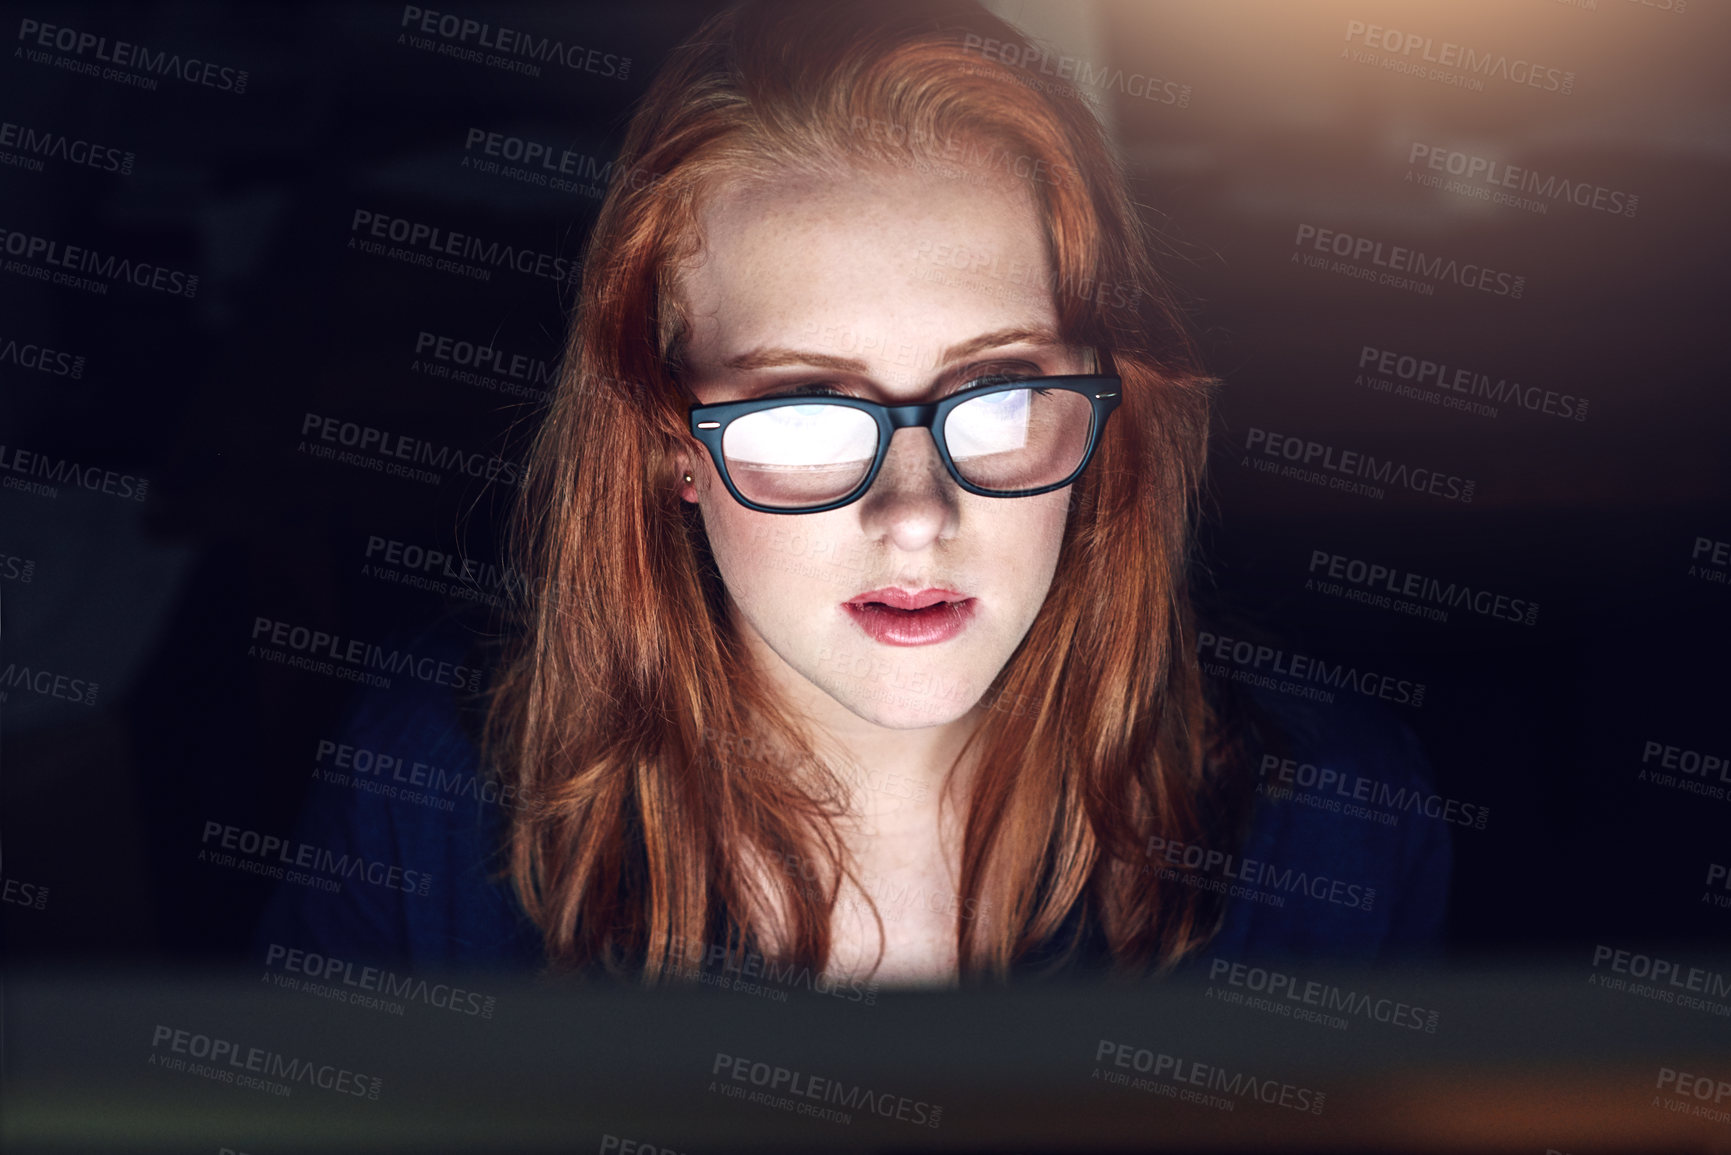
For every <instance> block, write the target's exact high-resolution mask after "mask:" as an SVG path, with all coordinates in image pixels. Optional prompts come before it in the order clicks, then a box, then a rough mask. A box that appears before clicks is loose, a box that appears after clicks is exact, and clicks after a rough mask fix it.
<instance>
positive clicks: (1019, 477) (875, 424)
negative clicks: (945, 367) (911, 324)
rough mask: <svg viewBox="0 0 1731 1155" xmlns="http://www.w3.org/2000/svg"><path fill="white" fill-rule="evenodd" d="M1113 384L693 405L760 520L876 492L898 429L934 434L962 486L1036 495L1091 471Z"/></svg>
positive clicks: (697, 430) (713, 450)
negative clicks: (932, 397)
mask: <svg viewBox="0 0 1731 1155" xmlns="http://www.w3.org/2000/svg"><path fill="white" fill-rule="evenodd" d="M1120 387H1121V383H1120V381H1119V378H1117V377H1102V376H1065V377H1032V378H1023V379H1019V380H1011V381H997V382H993V383H991V384H987V385H977V386H974V387H973V388H970V389H963V390H960V391H959V392H956V393H952V394H950V395H949V396H948V397H945V398H944V399H943V400H941V401H933V402H930V403H927V404H923V405H881V404H879V403H877V402H875V401H863V400H860V399H859V398H856V397H828V396H801V395H797V394H796V395H792V396H781V397H761V398H757V399H755V400H752V401H724V402H721V403H719V404H716V405H693V406H692V407H691V435H692V436H693V437H695V438H697V439H698V440H699V441H701V442H703V444H704V445H705V446H706V447H707V448H708V450H709V455H710V457H711V458H713V459H714V461H715V468H716V470H717V471H718V472H720V474H721V480H722V483H723V484H725V485H726V486H727V491H728V492H729V493H731V494H732V495H733V497H734V500H736V501H738V502H739V503H740V504H741V505H743V506H745V507H746V508H747V509H754V510H757V511H758V512H760V513H822V512H824V511H825V510H831V509H839V508H841V507H842V506H844V505H847V504H849V503H850V502H854V501H857V500H859V498H860V497H861V496H863V495H864V494H865V492H866V490H868V489H870V488H871V484H872V481H873V480H874V479H875V478H876V477H877V475H878V470H879V469H880V468H882V467H883V463H884V457H885V456H886V455H888V453H889V445H890V438H891V437H892V436H893V435H894V434H895V431H896V430H898V429H909V428H919V429H925V430H928V431H930V433H931V435H932V441H933V442H935V443H936V445H937V448H938V456H939V457H940V458H941V459H942V460H943V463H944V468H945V469H947V470H949V473H950V476H951V477H953V478H954V479H955V481H956V484H957V485H959V486H961V487H962V488H963V489H965V490H967V491H968V492H969V493H976V494H979V495H980V496H981V497H1032V496H1034V495H1035V494H1038V493H1047V492H1050V491H1051V490H1054V489H1062V488H1063V487H1064V486H1066V485H1069V484H1070V483H1071V482H1072V481H1075V480H1076V478H1077V477H1078V476H1079V475H1080V474H1081V472H1082V470H1083V469H1084V468H1086V467H1087V465H1088V462H1089V460H1090V459H1092V458H1093V456H1094V448H1095V446H1097V445H1098V444H1099V443H1100V432H1101V430H1103V429H1104V428H1105V427H1106V418H1108V417H1110V416H1111V415H1112V411H1113V410H1114V409H1116V408H1117V407H1118V401H1119V395H1118V394H1119V389H1120Z"/></svg>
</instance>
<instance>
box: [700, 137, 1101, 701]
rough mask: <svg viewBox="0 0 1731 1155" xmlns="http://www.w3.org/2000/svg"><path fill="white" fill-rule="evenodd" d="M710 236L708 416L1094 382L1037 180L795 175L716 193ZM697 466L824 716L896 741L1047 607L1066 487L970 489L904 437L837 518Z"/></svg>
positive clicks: (742, 590)
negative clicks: (820, 395) (734, 492)
mask: <svg viewBox="0 0 1731 1155" xmlns="http://www.w3.org/2000/svg"><path fill="white" fill-rule="evenodd" d="M700 225H701V229H702V236H703V242H704V243H703V252H702V255H701V256H700V257H699V258H697V260H696V261H694V262H693V263H692V264H691V265H689V266H688V267H686V268H685V269H684V270H683V272H682V277H681V288H682V292H683V300H684V304H685V307H686V311H687V317H688V320H689V328H688V332H687V344H686V346H685V350H684V370H683V371H684V373H685V375H686V380H687V382H688V384H689V386H690V388H691V390H692V392H693V393H694V394H695V395H696V396H697V398H698V399H699V400H700V401H702V402H703V403H705V404H710V403H714V402H718V401H734V400H744V399H748V398H753V397H760V396H765V395H768V394H774V393H782V392H786V391H791V390H796V389H800V388H801V387H805V388H806V389H810V390H814V391H818V392H824V393H839V394H843V395H847V396H852V397H860V398H865V399H868V400H873V401H879V402H883V403H886V404H906V403H911V402H918V401H928V400H936V399H937V398H939V397H941V396H943V395H944V394H947V393H950V392H953V391H955V390H957V389H960V388H963V387H965V386H966V385H968V384H969V383H970V382H972V381H974V380H976V379H978V378H980V377H982V376H987V375H996V374H1005V373H1008V374H1010V375H1012V376H1038V375H1047V376H1049V375H1056V374H1067V373H1082V372H1086V371H1087V366H1086V364H1085V363H1084V360H1083V354H1082V353H1081V351H1079V350H1076V349H1073V348H1069V347H1065V346H1062V345H1060V344H1059V343H1058V340H1057V336H1056V332H1057V327H1058V326H1057V314H1056V311H1055V309H1054V307H1053V304H1052V299H1051V294H1050V292H1049V291H1045V290H1044V289H1042V288H1037V286H1046V285H1049V284H1050V280H1049V279H1048V274H1049V260H1048V257H1047V254H1046V245H1045V241H1044V238H1043V236H1042V232H1041V228H1040V224H1039V220H1038V217H1037V216H1036V214H1035V209H1034V206H1033V202H1032V199H1031V197H1030V195H1029V193H1028V192H1027V190H1026V189H1025V188H1024V187H1023V186H1022V185H1021V184H1020V182H1016V181H1014V180H1008V179H1004V180H997V179H994V180H987V181H970V180H958V179H951V178H948V177H945V176H941V175H936V174H933V175H921V174H916V173H914V172H911V171H899V172H893V173H861V174H859V175H858V176H856V177H854V178H851V179H848V180H842V181H819V180H817V179H814V178H798V179H796V178H791V177H790V178H788V179H786V180H782V181H778V182H775V183H773V184H769V185H762V184H755V185H751V186H749V187H747V186H741V185H735V186H728V187H724V188H722V189H720V190H718V191H717V192H716V193H714V194H713V195H712V196H710V197H709V198H708V199H707V201H706V203H705V205H704V208H703V210H702V214H701V218H700ZM684 467H685V468H686V469H687V470H688V471H689V472H690V474H691V475H692V477H693V478H694V479H695V480H694V484H692V485H687V486H684V487H683V489H682V496H683V497H684V498H685V500H687V501H695V502H697V503H698V504H699V506H700V507H701V509H702V514H703V524H704V527H705V529H706V531H707V533H708V535H709V543H710V546H711V548H712V550H713V552H714V555H715V560H716V563H717V565H718V566H719V567H720V571H721V577H722V580H723V582H724V583H725V584H726V587H727V592H728V595H729V598H730V600H731V612H732V614H733V616H734V621H735V624H736V626H737V627H738V628H739V631H740V634H741V636H742V637H743V639H744V640H745V643H746V645H747V647H748V648H749V650H750V652H751V653H752V655H753V658H754V660H756V661H757V662H758V663H759V664H760V665H761V666H762V667H763V668H764V669H766V671H767V672H768V673H769V674H770V676H771V678H772V680H773V681H774V682H775V684H776V685H777V686H778V687H779V688H780V690H781V691H782V693H783V694H784V695H785V696H786V697H787V698H788V699H789V701H790V703H791V704H793V705H795V706H796V707H803V708H804V709H805V710H806V711H807V713H810V714H815V715H816V716H819V717H822V716H824V715H825V714H829V715H831V716H832V717H833V716H836V715H835V707H836V706H837V705H839V706H840V707H842V708H843V709H845V710H846V711H848V712H850V713H851V714H852V715H854V716H856V717H857V718H859V719H863V720H864V721H867V722H871V723H875V724H877V725H879V726H884V727H890V728H894V729H910V728H914V727H924V726H936V725H942V724H944V723H946V722H951V721H954V720H956V719H957V718H960V717H962V716H963V715H964V714H966V713H967V712H968V711H969V710H971V709H972V708H973V707H974V706H975V704H976V703H977V702H978V701H979V700H980V698H981V696H982V695H983V694H984V693H985V691H986V689H987V687H988V686H989V685H990V684H991V682H992V679H993V678H994V677H996V676H997V674H998V671H999V670H1000V669H1002V667H1003V665H1004V663H1005V662H1006V661H1008V659H1009V657H1010V655H1011V653H1012V652H1014V650H1015V649H1016V647H1017V645H1018V644H1019V643H1020V642H1021V640H1022V638H1023V636H1024V635H1025V634H1026V633H1027V631H1028V628H1029V626H1030V625H1031V624H1032V622H1033V620H1034V616H1035V614H1036V613H1038V612H1039V609H1040V606H1041V604H1042V603H1043V602H1044V601H1045V598H1046V593H1047V591H1048V590H1049V589H1050V587H1051V584H1052V576H1053V573H1054V570H1055V569H1056V566H1057V560H1058V549H1059V544H1060V542H1061V540H1062V536H1063V531H1064V522H1065V516H1066V513H1067V511H1068V507H1069V494H1070V491H1069V490H1068V489H1062V490H1058V491H1056V492H1053V493H1046V494H1041V495H1039V496H1035V497H1018V498H993V497H979V496H976V495H974V494H971V493H968V492H966V491H964V490H962V489H961V488H960V487H958V486H957V485H956V484H955V482H954V480H953V479H952V478H951V477H950V475H949V474H948V473H947V472H946V471H945V469H944V466H943V463H942V461H941V460H940V459H939V457H938V453H937V449H936V446H935V445H934V444H933V442H932V438H931V435H930V434H929V433H927V432H926V431H925V430H923V429H902V430H898V431H897V432H896V434H895V436H894V438H893V439H892V441H891V442H890V447H889V452H888V456H887V457H886V458H885V460H884V464H883V468H882V470H881V471H880V472H879V474H878V476H877V479H876V480H875V481H874V482H873V483H872V486H871V488H870V489H869V490H867V491H866V493H865V495H864V496H863V497H861V498H860V499H859V500H857V501H855V502H854V503H853V504H851V505H847V506H844V507H843V508H841V509H835V510H830V511H829V512H826V513H805V514H774V513H757V512H754V511H752V510H749V509H746V508H745V507H744V506H742V505H740V504H739V503H738V502H736V501H735V500H734V499H733V497H732V496H731V495H730V494H729V493H728V492H727V489H726V487H725V486H724V485H723V484H722V483H721V479H720V477H719V475H718V474H717V472H716V469H715V465H714V463H713V462H712V461H711V460H710V457H709V455H708V453H707V452H706V451H704V450H703V449H702V448H701V447H699V446H697V445H696V443H695V442H693V443H692V450H691V452H690V454H689V456H688V457H687V458H686V459H685V461H684ZM896 603H900V605H899V606H898V605H897V604H896ZM920 606H928V608H923V609H922V608H918V607H920Z"/></svg>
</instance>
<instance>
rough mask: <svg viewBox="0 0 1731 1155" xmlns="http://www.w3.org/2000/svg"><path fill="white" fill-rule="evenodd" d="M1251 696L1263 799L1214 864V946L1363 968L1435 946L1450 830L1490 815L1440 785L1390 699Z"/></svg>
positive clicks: (1221, 953)
mask: <svg viewBox="0 0 1731 1155" xmlns="http://www.w3.org/2000/svg"><path fill="white" fill-rule="evenodd" d="M1250 693H1251V697H1252V701H1253V705H1254V707H1255V709H1256V710H1257V711H1258V712H1259V713H1260V714H1261V716H1262V718H1263V720H1264V722H1265V724H1264V725H1262V726H1259V727H1258V731H1259V733H1258V735H1257V739H1256V740H1255V741H1254V742H1252V743H1251V744H1250V750H1249V756H1250V763H1251V765H1250V773H1251V775H1252V777H1253V780H1254V789H1255V801H1254V805H1253V808H1252V812H1251V820H1250V827H1249V832H1248V835H1247V836H1246V837H1245V839H1244V841H1243V842H1242V843H1241V845H1240V846H1239V848H1238V850H1237V852H1236V853H1235V854H1234V855H1229V856H1227V857H1228V858H1229V859H1230V861H1229V862H1227V863H1224V864H1222V866H1221V868H1220V874H1221V875H1222V878H1221V881H1223V882H1224V883H1225V884H1226V886H1227V893H1228V895H1229V900H1228V903H1227V909H1226V914H1225V921H1224V924H1223V926H1222V928H1221V930H1220V932H1219V934H1218V935H1217V936H1216V937H1215V939H1214V941H1213V942H1212V944H1211V946H1210V949H1209V950H1208V951H1207V952H1206V953H1207V954H1208V955H1209V956H1210V957H1213V958H1228V959H1231V960H1233V961H1248V960H1251V959H1259V960H1266V961H1276V960H1293V959H1304V958H1314V959H1327V960H1336V961H1349V960H1350V961H1357V962H1368V961H1372V960H1381V959H1388V958H1394V957H1400V956H1410V955H1414V954H1425V953H1429V952H1433V951H1435V950H1436V949H1437V947H1438V946H1439V944H1440V940H1441V935H1442V929H1443V921H1444V916H1445V914H1446V909H1447V903H1448V887H1449V874H1450V871H1451V868H1452V862H1453V853H1452V846H1451V827H1453V826H1471V825H1474V824H1475V823H1479V822H1482V821H1483V814H1482V813H1481V812H1480V811H1479V810H1478V808H1476V807H1473V806H1470V805H1462V804H1460V803H1458V802H1456V801H1454V800H1452V799H1448V798H1445V797H1443V796H1441V795H1439V794H1438V793H1437V791H1436V788H1435V785H1434V783H1433V781H1432V778H1431V774H1430V769H1429V766H1428V762H1427V759H1426V758H1425V756H1424V752H1423V749H1422V748H1421V746H1420V744H1419V742H1418V739H1417V737H1416V736H1415V735H1414V734H1413V732H1412V730H1411V729H1410V728H1409V727H1407V726H1406V725H1405V724H1404V723H1403V722H1402V721H1401V720H1400V719H1399V718H1397V717H1395V716H1394V715H1392V714H1391V713H1390V712H1389V711H1388V710H1387V709H1386V708H1385V707H1382V706H1379V705H1377V704H1374V703H1369V702H1358V701H1353V700H1344V699H1343V700H1339V701H1336V702H1334V703H1328V704H1323V703H1317V702H1312V701H1308V700H1305V699H1300V698H1295V697H1292V696H1290V695H1286V694H1281V693H1278V692H1275V691H1268V690H1253V691H1251V692H1250Z"/></svg>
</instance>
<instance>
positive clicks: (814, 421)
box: [721, 405, 878, 509]
mask: <svg viewBox="0 0 1731 1155" xmlns="http://www.w3.org/2000/svg"><path fill="white" fill-rule="evenodd" d="M877 452H878V425H877V422H876V421H874V420H873V419H872V418H871V416H870V415H869V414H867V413H864V412H862V411H861V410H858V409H850V408H848V407H847V406H845V405H778V406H776V407H774V408H773V409H759V410H758V411H757V412H755V413H747V414H746V415H745V416H744V417H738V418H735V419H734V420H733V421H731V422H729V423H728V426H727V429H726V430H725V431H724V432H723V433H722V436H721V455H722V457H723V458H724V459H725V460H726V462H727V475H728V476H729V477H731V478H732V479H733V484H734V487H735V488H736V489H738V490H739V492H740V493H741V494H742V495H744V497H745V499H746V500H747V501H751V502H755V503H756V504H758V505H765V506H769V507H771V508H774V509H805V508H808V507H810V506H815V505H825V504H828V503H829V502H832V501H836V500H839V499H840V498H843V497H846V496H847V495H848V494H849V493H852V492H853V491H854V489H855V488H857V487H858V485H859V483H860V482H861V481H864V480H865V476H866V474H867V473H869V472H870V471H871V467H872V461H873V459H875V458H876V457H877Z"/></svg>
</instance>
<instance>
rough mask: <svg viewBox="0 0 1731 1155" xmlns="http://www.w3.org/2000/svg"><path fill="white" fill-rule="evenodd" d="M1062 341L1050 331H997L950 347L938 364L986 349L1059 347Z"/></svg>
mask: <svg viewBox="0 0 1731 1155" xmlns="http://www.w3.org/2000/svg"><path fill="white" fill-rule="evenodd" d="M1062 344H1063V342H1062V341H1060V340H1059V339H1058V335H1057V334H1056V333H1054V332H1052V331H1051V330H1050V329H999V330H997V331H996V332H992V333H982V334H980V335H979V336H978V337H974V338H971V339H970V340H967V341H963V342H961V343H960V344H958V345H951V346H950V347H949V348H948V349H945V350H944V355H943V357H942V358H941V359H940V364H944V365H949V364H953V363H954V362H956V361H960V360H962V359H963V358H964V357H972V356H973V355H974V354H975V353H980V352H984V351H985V350H987V349H996V348H999V347H1001V346H1004V345H1046V346H1061V345H1062Z"/></svg>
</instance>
